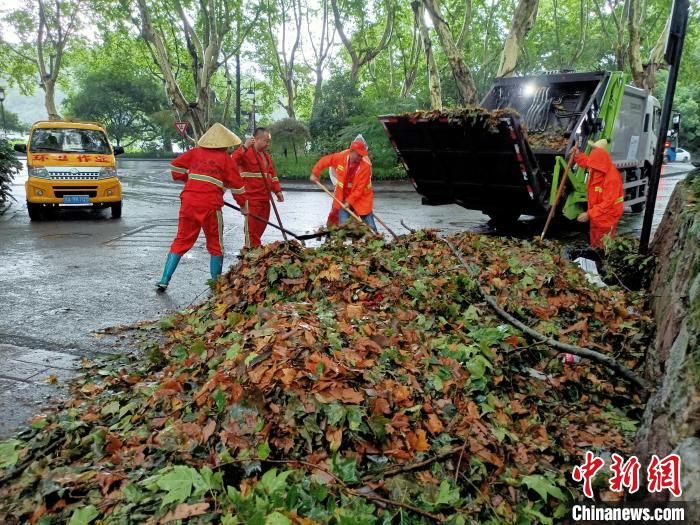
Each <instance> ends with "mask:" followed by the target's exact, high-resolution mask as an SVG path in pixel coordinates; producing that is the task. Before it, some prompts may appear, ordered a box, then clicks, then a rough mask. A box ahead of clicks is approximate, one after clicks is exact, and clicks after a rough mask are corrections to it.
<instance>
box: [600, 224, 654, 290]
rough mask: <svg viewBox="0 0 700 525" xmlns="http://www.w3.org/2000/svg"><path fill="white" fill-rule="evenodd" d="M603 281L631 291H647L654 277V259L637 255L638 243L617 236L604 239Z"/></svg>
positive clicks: (629, 238)
mask: <svg viewBox="0 0 700 525" xmlns="http://www.w3.org/2000/svg"><path fill="white" fill-rule="evenodd" d="M603 242H604V252H605V260H604V262H603V270H602V273H603V279H604V280H605V282H607V283H609V284H616V285H619V284H622V285H623V286H625V287H627V288H629V289H631V290H642V289H648V288H649V285H650V284H651V280H652V278H653V277H654V270H655V268H656V257H654V256H653V255H645V254H641V253H639V241H637V239H635V238H633V237H625V236H619V237H616V238H615V239H610V238H609V237H606V238H605V239H604V241H603Z"/></svg>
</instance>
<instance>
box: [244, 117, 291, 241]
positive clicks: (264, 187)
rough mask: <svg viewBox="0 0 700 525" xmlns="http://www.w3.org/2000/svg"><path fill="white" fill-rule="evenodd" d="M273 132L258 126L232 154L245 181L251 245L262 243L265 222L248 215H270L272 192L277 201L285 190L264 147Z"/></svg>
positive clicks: (246, 228)
mask: <svg viewBox="0 0 700 525" xmlns="http://www.w3.org/2000/svg"><path fill="white" fill-rule="evenodd" d="M271 141H272V135H271V134H270V131H269V130H268V129H266V128H257V129H256V130H255V132H254V133H253V136H252V137H251V138H249V139H248V140H246V141H245V144H244V145H243V146H242V147H240V148H238V149H237V150H236V151H235V152H234V153H233V155H232V158H233V160H234V162H235V163H236V164H237V166H238V170H239V172H240V174H241V178H242V179H243V183H244V184H245V199H246V203H245V205H244V206H245V209H247V211H248V212H249V213H250V215H247V216H246V219H245V227H244V230H245V247H246V248H254V247H256V246H260V245H261V244H262V235H263V233H264V232H265V228H266V227H267V224H266V223H265V222H262V221H260V220H258V219H256V218H254V217H252V216H251V215H257V216H258V217H260V218H261V219H265V220H266V221H267V220H269V218H270V199H271V198H272V195H271V192H272V193H274V194H275V196H276V197H277V201H278V202H284V194H283V193H282V187H281V186H280V181H279V179H278V178H277V170H276V169H275V164H274V163H273V162H272V157H270V154H269V153H268V152H267V148H268V147H269V146H270V142H271Z"/></svg>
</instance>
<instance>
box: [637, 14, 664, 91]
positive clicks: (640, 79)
mask: <svg viewBox="0 0 700 525" xmlns="http://www.w3.org/2000/svg"><path fill="white" fill-rule="evenodd" d="M641 4H642V3H641V2H640V0H630V9H629V16H628V18H627V24H628V27H629V34H630V42H629V61H630V70H631V72H632V82H633V83H634V85H635V86H637V87H639V88H642V89H645V90H647V91H651V90H652V89H654V86H655V85H656V73H657V72H658V70H659V68H660V67H661V66H662V65H663V64H664V51H665V44H666V38H667V36H668V30H669V27H670V23H671V18H670V14H669V18H668V20H667V21H666V25H665V26H664V29H663V31H661V34H660V35H659V38H658V39H657V41H656V45H654V47H653V48H652V49H651V52H650V53H649V60H648V62H647V63H646V64H642V54H641V47H642V39H641V30H642V27H643V23H644V14H645V13H644V10H643V9H642V5H641Z"/></svg>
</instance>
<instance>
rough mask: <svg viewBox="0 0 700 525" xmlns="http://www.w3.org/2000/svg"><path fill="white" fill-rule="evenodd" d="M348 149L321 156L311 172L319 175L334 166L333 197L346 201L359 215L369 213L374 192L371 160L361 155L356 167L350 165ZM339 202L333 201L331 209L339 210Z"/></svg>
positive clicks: (372, 203) (316, 175) (372, 205)
mask: <svg viewBox="0 0 700 525" xmlns="http://www.w3.org/2000/svg"><path fill="white" fill-rule="evenodd" d="M350 151H351V150H350V149H346V150H343V151H340V152H338V153H331V154H330V155H326V156H325V157H321V158H320V159H319V160H318V162H317V163H316V164H315V165H314V167H313V169H312V170H311V173H312V174H313V175H314V176H315V177H319V176H320V175H321V172H322V171H323V170H325V169H327V168H335V172H336V175H337V177H338V181H337V182H336V184H335V198H336V199H338V200H339V201H340V202H346V203H347V204H348V205H349V206H350V207H351V208H352V210H353V211H354V212H355V213H356V214H357V215H360V216H365V215H369V214H370V213H372V208H373V207H374V192H373V190H372V162H371V161H370V160H369V157H367V156H363V157H361V159H360V161H359V162H358V163H357V164H358V165H357V168H355V167H354V166H352V167H351V166H350ZM340 208H341V206H340V204H338V203H337V202H336V201H333V209H334V210H339V209H340Z"/></svg>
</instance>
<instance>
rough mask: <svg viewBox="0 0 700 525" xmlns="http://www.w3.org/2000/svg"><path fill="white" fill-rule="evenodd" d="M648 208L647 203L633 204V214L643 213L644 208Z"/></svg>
mask: <svg viewBox="0 0 700 525" xmlns="http://www.w3.org/2000/svg"><path fill="white" fill-rule="evenodd" d="M645 206H646V203H644V202H638V203H637V204H633V205H632V206H631V208H632V213H641V212H643V211H644V207H645Z"/></svg>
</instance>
